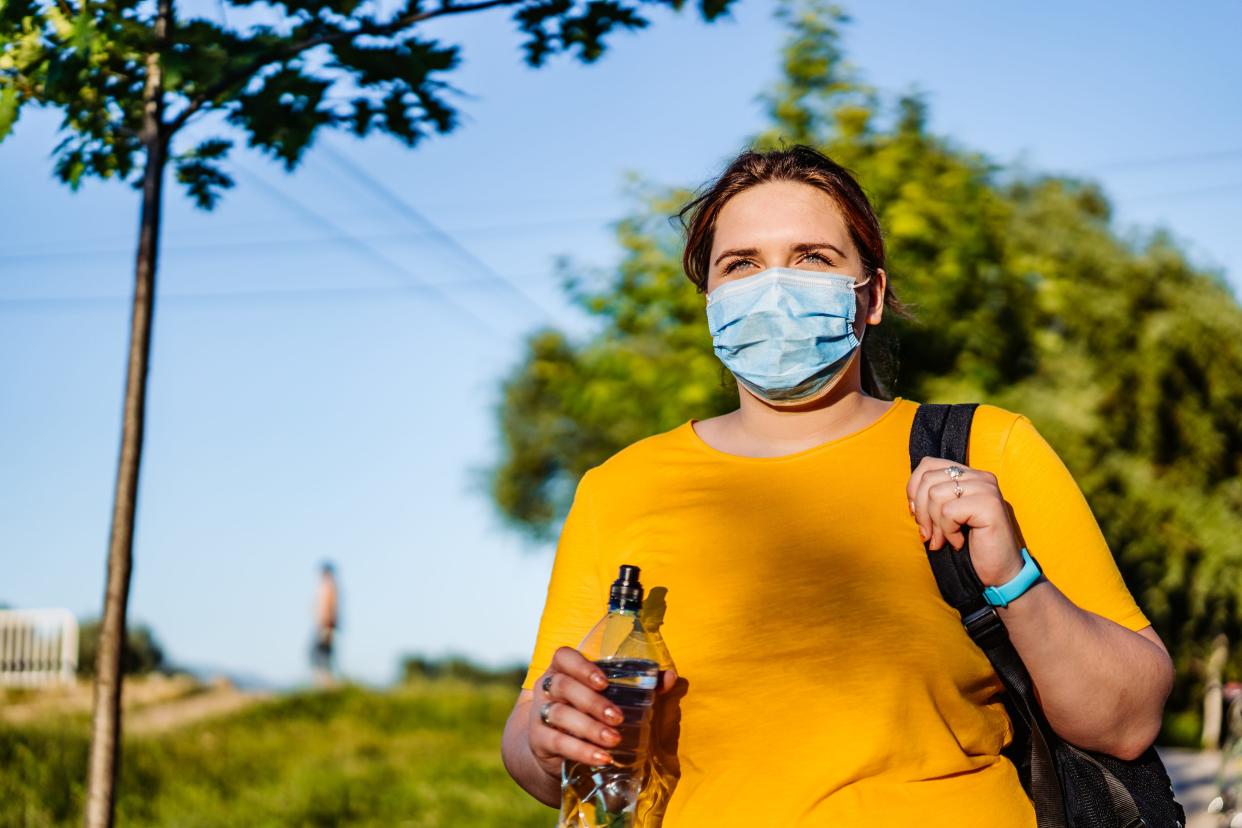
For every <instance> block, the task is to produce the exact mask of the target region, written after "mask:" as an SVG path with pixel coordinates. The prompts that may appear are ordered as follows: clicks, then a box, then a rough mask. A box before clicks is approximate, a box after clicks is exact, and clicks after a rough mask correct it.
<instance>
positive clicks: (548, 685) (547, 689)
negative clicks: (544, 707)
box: [541, 673, 552, 696]
mask: <svg viewBox="0 0 1242 828" xmlns="http://www.w3.org/2000/svg"><path fill="white" fill-rule="evenodd" d="M541 686H542V687H543V694H544V695H545V696H550V695H552V674H551V673H548V674H547V675H546V676H544V677H543V684H542V685H541Z"/></svg>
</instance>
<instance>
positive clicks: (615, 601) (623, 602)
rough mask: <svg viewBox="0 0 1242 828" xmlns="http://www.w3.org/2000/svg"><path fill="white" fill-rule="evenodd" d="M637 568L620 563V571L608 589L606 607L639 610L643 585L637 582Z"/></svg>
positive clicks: (611, 609) (641, 606)
mask: <svg viewBox="0 0 1242 828" xmlns="http://www.w3.org/2000/svg"><path fill="white" fill-rule="evenodd" d="M638 573H639V569H638V567H636V566H631V565H630V564H621V572H620V573H619V574H618V575H617V580H615V581H613V582H612V589H610V590H609V591H608V609H609V610H610V611H613V610H640V609H642V608H643V585H642V584H640V583H639V582H638Z"/></svg>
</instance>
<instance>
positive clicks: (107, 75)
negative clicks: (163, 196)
mask: <svg viewBox="0 0 1242 828" xmlns="http://www.w3.org/2000/svg"><path fill="white" fill-rule="evenodd" d="M731 2H733V0H701V2H700V4H699V8H700V14H701V15H702V17H703V18H704V19H705V20H713V19H715V18H716V17H719V16H720V15H721V14H724V13H725V12H726V10H727V8H728V6H729V5H730V3H731ZM644 5H662V6H666V7H669V8H673V9H680V8H681V7H682V6H683V5H684V0H588V2H575V0H476V2H471V3H463V2H456V3H455V2H451V0H441V2H438V3H434V4H433V3H428V2H425V1H424V0H405V2H404V3H403V4H398V5H396V6H393V5H391V4H378V5H377V4H369V3H362V2H359V0H284V1H283V2H279V3H270V4H269V3H256V2H253V0H228V1H227V3H224V2H222V4H221V6H220V9H219V11H220V19H222V20H230V19H245V20H261V21H262V22H261V23H253V24H250V25H245V26H230V25H228V24H227V23H218V22H216V21H215V19H207V18H201V17H200V18H189V19H182V18H180V17H178V15H177V10H176V9H175V7H174V5H173V0H162V1H161V0H157V2H141V0H101V1H98V0H97V1H96V2H90V3H86V2H82V0H4V2H3V4H2V5H0V140H3V139H4V137H5V136H6V135H7V134H8V133H9V132H10V131H11V130H12V128H13V125H14V124H15V123H16V121H17V118H18V115H19V114H20V111H21V108H22V107H23V106H24V105H26V104H33V105H38V106H53V107H56V108H58V109H60V110H61V111H62V112H63V113H64V119H63V121H62V122H61V133H62V140H61V141H60V143H59V144H58V145H57V147H56V149H55V150H54V152H53V155H54V158H55V171H56V175H57V176H58V177H59V178H60V179H61V180H62V181H64V182H65V183H67V184H68V185H69V186H71V187H75V188H76V187H78V186H79V185H80V184H81V182H82V181H83V179H85V178H88V177H98V178H113V177H116V178H120V179H122V180H128V181H131V182H135V181H136V179H141V177H142V172H143V169H142V164H141V163H139V162H140V160H141V158H142V156H143V153H144V152H146V151H149V150H150V148H152V147H156V146H163V147H170V145H171V143H172V141H173V139H174V137H175V136H176V135H177V134H178V133H179V132H180V131H181V130H182V129H183V128H184V127H185V126H187V125H188V124H191V123H193V122H195V121H201V120H203V119H204V116H206V115H208V114H209V113H216V114H217V115H219V116H221V117H222V118H223V120H224V121H225V122H227V123H228V124H231V125H233V126H234V127H236V128H238V129H239V130H240V131H241V132H242V133H244V134H245V137H246V141H247V143H248V144H249V145H250V146H252V147H257V148H258V149H260V150H261V151H262V152H264V153H265V154H267V155H269V156H270V157H272V158H275V159H278V160H279V161H280V162H281V163H282V164H283V165H284V166H285V168H286V169H293V168H294V167H296V166H297V164H298V162H299V161H300V160H301V158H302V155H303V153H305V151H306V149H307V148H308V147H310V146H311V145H312V144H313V142H314V139H315V136H316V135H317V134H318V133H319V130H320V129H321V128H324V127H327V128H343V129H347V130H350V131H352V132H353V133H354V134H355V135H358V136H364V135H367V134H369V133H370V132H371V131H372V130H379V131H381V132H384V133H387V134H388V135H390V136H392V137H394V138H396V139H397V140H399V141H401V142H403V143H405V144H407V145H409V146H414V145H415V144H417V143H418V142H419V141H421V140H422V139H423V138H425V137H427V136H429V135H431V134H435V133H448V132H451V131H452V130H453V129H454V128H455V127H456V126H457V122H458V119H457V111H456V109H455V108H454V106H453V104H452V103H451V102H450V100H449V97H448V96H449V94H450V93H452V92H453V91H454V90H453V89H452V87H451V86H449V84H448V83H447V82H446V81H445V80H444V78H445V77H446V76H447V75H449V74H450V73H451V72H452V71H453V70H455V69H456V68H457V67H458V65H459V62H460V58H459V48H458V47H457V46H456V45H446V44H443V43H441V42H440V41H439V40H437V39H432V38H424V37H420V36H418V35H416V34H414V33H413V30H414V29H416V28H418V26H419V24H421V23H424V22H426V21H430V20H433V19H435V18H438V17H443V16H447V15H453V14H465V13H472V12H481V11H485V10H487V9H491V8H507V9H509V10H511V12H512V15H513V19H514V22H515V23H516V24H517V28H518V30H519V32H520V34H521V35H522V36H523V38H524V40H523V43H522V49H523V51H524V52H525V55H526V61H527V63H529V64H530V65H531V66H541V65H543V64H544V63H545V62H546V61H547V60H548V59H549V58H550V57H552V56H555V55H557V54H561V53H567V54H570V55H573V56H575V57H577V58H578V59H580V60H582V61H584V62H588V63H589V62H593V61H595V60H597V59H599V57H600V56H601V55H603V54H604V51H605V48H606V43H607V38H608V37H609V36H610V35H611V34H612V33H613V32H614V31H615V30H618V29H627V30H634V29H640V28H643V27H645V26H647V25H648V20H647V18H646V17H645V16H644V15H643V13H642V7H643V6H644ZM247 7H251V11H250V13H245V12H244V10H245V9H246V8H247ZM155 68H159V69H160V70H161V72H159V73H156V72H154V71H153V70H154V69H155ZM208 123H209V124H213V125H215V127H216V128H219V124H220V119H219V118H217V119H215V120H214V121H208ZM231 146H232V143H231V142H230V141H227V140H225V139H224V138H222V137H219V136H213V137H210V138H208V139H207V140H206V141H205V142H204V143H202V144H200V145H199V147H198V149H195V150H189V151H178V150H175V149H171V150H170V156H171V157H172V158H173V159H174V163H175V168H176V176H177V180H178V181H179V182H180V183H181V184H182V185H184V186H185V187H186V190H187V192H188V193H189V195H190V196H191V198H192V199H193V200H194V202H195V203H196V204H197V205H198V206H199V207H202V208H204V209H210V208H211V207H213V206H214V205H215V203H216V202H217V200H218V199H219V196H220V193H221V191H222V190H224V189H227V188H229V187H231V186H232V183H233V181H232V178H231V177H230V176H228V175H227V174H226V173H225V172H224V171H223V169H222V168H221V164H222V163H223V162H224V161H225V159H226V156H227V152H228V149H229V148H230V147H231ZM204 147H210V148H212V149H213V150H214V151H211V152H207V151H204Z"/></svg>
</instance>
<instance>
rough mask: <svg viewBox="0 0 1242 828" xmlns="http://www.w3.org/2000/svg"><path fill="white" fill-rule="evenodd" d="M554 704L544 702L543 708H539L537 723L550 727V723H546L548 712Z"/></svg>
mask: <svg viewBox="0 0 1242 828" xmlns="http://www.w3.org/2000/svg"><path fill="white" fill-rule="evenodd" d="M554 704H556V702H545V703H544V705H543V707H541V708H539V721H541V722H543V726H544V727H552V723H551V722H550V721H548V712H549V711H550V710H551V709H552V705H554Z"/></svg>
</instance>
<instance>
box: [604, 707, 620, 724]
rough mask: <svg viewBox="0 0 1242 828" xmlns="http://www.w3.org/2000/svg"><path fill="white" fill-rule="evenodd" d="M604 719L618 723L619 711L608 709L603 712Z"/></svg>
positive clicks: (613, 708)
mask: <svg viewBox="0 0 1242 828" xmlns="http://www.w3.org/2000/svg"><path fill="white" fill-rule="evenodd" d="M604 718H605V719H610V720H612V721H614V722H619V721H621V711H620V710H617V708H615V707H609V708H608V709H606V710H605V711H604Z"/></svg>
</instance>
